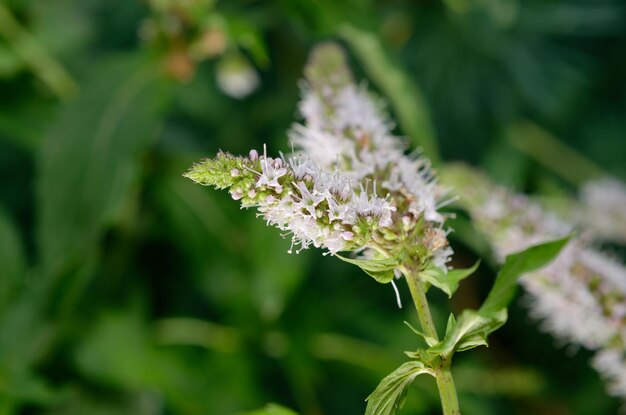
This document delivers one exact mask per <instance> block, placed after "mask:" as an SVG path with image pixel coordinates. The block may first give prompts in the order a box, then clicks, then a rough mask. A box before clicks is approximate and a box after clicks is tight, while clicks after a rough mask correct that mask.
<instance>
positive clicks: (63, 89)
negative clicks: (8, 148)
mask: <svg viewBox="0 0 626 415" xmlns="http://www.w3.org/2000/svg"><path fill="white" fill-rule="evenodd" d="M0 36H2V37H4V38H5V39H6V40H7V41H8V43H9V44H10V45H11V47H12V49H13V52H14V53H15V54H16V55H17V56H18V57H19V58H20V59H21V60H22V61H23V62H24V63H25V64H26V65H27V66H28V67H29V68H30V69H31V71H32V72H33V73H34V74H35V75H36V76H37V77H39V79H41V81H43V83H45V84H46V85H48V87H49V88H50V89H51V90H52V91H53V92H54V93H55V94H56V95H57V96H58V97H59V98H61V99H63V100H68V99H70V98H72V97H73V96H74V95H76V93H77V92H78V86H77V84H76V82H75V81H74V79H72V77H71V76H70V75H69V73H67V71H66V70H65V68H63V66H62V65H61V64H60V63H59V62H58V61H57V60H55V59H54V58H53V57H52V56H50V55H49V54H48V52H47V51H46V49H45V47H44V46H43V45H42V44H41V43H40V42H39V41H38V40H37V39H36V38H35V36H33V35H32V34H31V33H30V32H29V31H28V30H26V29H25V28H24V27H23V26H22V25H21V24H20V22H19V21H18V20H17V19H16V18H15V17H14V16H13V14H12V13H11V11H10V10H9V8H8V7H7V6H4V5H3V4H0Z"/></svg>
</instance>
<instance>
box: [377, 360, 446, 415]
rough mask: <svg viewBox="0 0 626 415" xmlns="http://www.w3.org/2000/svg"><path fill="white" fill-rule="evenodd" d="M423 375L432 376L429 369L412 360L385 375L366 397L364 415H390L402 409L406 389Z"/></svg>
mask: <svg viewBox="0 0 626 415" xmlns="http://www.w3.org/2000/svg"><path fill="white" fill-rule="evenodd" d="M424 373H427V374H429V375H432V376H434V374H433V372H432V370H431V369H429V368H427V367H426V366H424V363H422V362H419V361H417V360H412V361H410V362H406V363H404V364H402V365H401V366H400V367H399V368H397V369H396V370H394V371H393V372H392V373H390V374H389V375H387V376H386V377H385V378H384V379H383V380H382V381H381V382H380V383H379V384H378V386H377V387H376V389H375V390H374V392H372V394H371V395H370V396H368V397H367V399H366V401H367V409H366V410H365V415H392V414H394V413H395V412H396V411H397V410H398V409H400V408H402V405H403V404H404V400H405V398H406V393H407V390H406V389H407V387H408V386H409V385H410V384H411V382H413V380H414V379H415V378H416V377H417V376H419V375H422V374H424Z"/></svg>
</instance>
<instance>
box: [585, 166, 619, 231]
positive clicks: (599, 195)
mask: <svg viewBox="0 0 626 415" xmlns="http://www.w3.org/2000/svg"><path fill="white" fill-rule="evenodd" d="M580 199H581V205H582V207H581V210H580V212H579V218H578V219H579V222H580V223H582V224H584V225H586V226H587V227H589V228H590V229H591V231H593V232H594V234H595V235H596V237H598V238H600V239H605V240H608V241H615V242H620V243H626V185H625V184H624V183H622V182H621V181H619V180H617V179H614V178H610V177H605V178H601V179H597V180H591V181H589V182H587V183H585V184H584V185H583V186H582V188H581V190H580Z"/></svg>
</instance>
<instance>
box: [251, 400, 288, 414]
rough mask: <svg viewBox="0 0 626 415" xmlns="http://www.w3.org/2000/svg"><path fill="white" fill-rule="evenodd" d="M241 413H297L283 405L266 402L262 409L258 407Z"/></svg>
mask: <svg viewBox="0 0 626 415" xmlns="http://www.w3.org/2000/svg"><path fill="white" fill-rule="evenodd" d="M242 415H298V414H297V413H296V412H294V411H292V410H291V409H288V408H285V407H284V406H281V405H277V404H275V403H268V404H267V405H265V407H264V408H263V409H258V410H256V411H252V412H246V413H244V414H242Z"/></svg>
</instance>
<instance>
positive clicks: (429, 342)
mask: <svg viewBox="0 0 626 415" xmlns="http://www.w3.org/2000/svg"><path fill="white" fill-rule="evenodd" d="M404 324H406V325H407V326H408V327H409V328H410V329H411V331H412V332H413V333H415V334H417V335H418V336H420V337H421V338H422V339H424V341H425V342H426V344H427V345H429V346H434V345H435V344H437V343H438V342H437V339H435V338H434V337H431V336H429V335H427V334H426V333H424V332H422V331H421V330H418V329H416V328H415V327H413V326H412V325H411V323H409V322H408V321H405V322H404Z"/></svg>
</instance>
